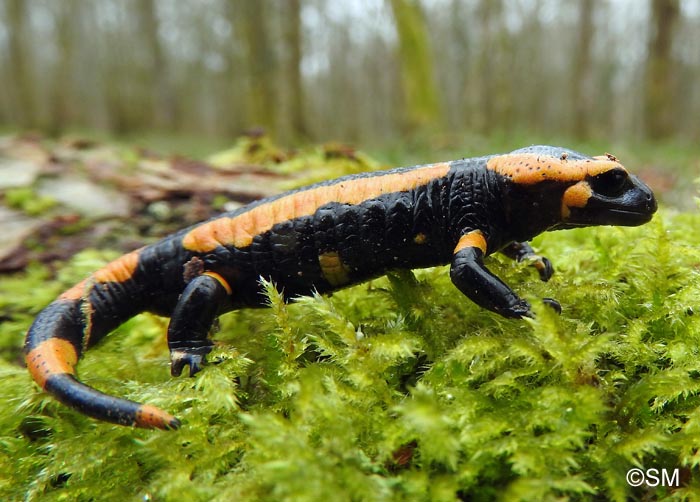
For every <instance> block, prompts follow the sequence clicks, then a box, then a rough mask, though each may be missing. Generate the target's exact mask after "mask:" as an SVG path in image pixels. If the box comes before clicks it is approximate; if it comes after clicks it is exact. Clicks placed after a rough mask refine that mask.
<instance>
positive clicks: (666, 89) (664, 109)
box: [645, 0, 680, 138]
mask: <svg viewBox="0 0 700 502" xmlns="http://www.w3.org/2000/svg"><path fill="white" fill-rule="evenodd" d="M679 15H680V8H679V5H678V0H651V17H650V18H649V22H650V29H649V33H650V37H649V47H648V57H647V66H646V96H645V100H646V102H645V105H646V107H645V112H646V125H647V133H648V134H649V136H651V137H652V138H665V137H668V136H670V135H671V133H673V132H674V116H675V107H674V106H673V100H674V92H673V84H674V64H673V59H672V55H671V49H672V46H673V33H674V27H675V25H676V23H677V21H678V18H679Z"/></svg>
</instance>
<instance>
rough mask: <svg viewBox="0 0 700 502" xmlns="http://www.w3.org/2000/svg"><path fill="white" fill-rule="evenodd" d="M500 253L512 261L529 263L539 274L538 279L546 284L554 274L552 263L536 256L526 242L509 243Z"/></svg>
mask: <svg viewBox="0 0 700 502" xmlns="http://www.w3.org/2000/svg"><path fill="white" fill-rule="evenodd" d="M501 252H502V253H503V254H504V255H506V256H507V257H508V258H511V259H513V260H517V261H518V262H521V261H529V262H530V263H531V265H532V266H533V267H535V269H536V270H537V272H538V273H539V274H540V279H541V280H543V281H544V282H547V281H548V280H549V279H551V278H552V274H554V267H553V266H552V262H551V261H549V259H548V258H546V257H545V256H541V255H538V254H537V253H535V250H534V249H532V247H531V246H530V244H528V243H527V242H511V243H510V244H508V245H507V246H506V247H504V248H503V249H502V250H501Z"/></svg>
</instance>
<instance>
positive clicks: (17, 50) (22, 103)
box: [5, 0, 38, 128]
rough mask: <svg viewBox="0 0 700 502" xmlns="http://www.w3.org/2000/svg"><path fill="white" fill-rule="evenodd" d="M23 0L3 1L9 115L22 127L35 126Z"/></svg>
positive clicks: (30, 56) (27, 18) (31, 76)
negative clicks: (10, 93) (10, 110)
mask: <svg viewBox="0 0 700 502" xmlns="http://www.w3.org/2000/svg"><path fill="white" fill-rule="evenodd" d="M28 7H29V6H28V3H27V2H25V1H24V0H6V3H5V9H6V14H5V16H6V18H7V52H8V66H9V72H8V73H9V75H8V76H10V77H11V78H12V81H11V86H12V97H13V99H12V100H11V101H12V104H11V106H12V113H11V116H13V117H14V120H15V121H16V122H17V123H18V124H19V125H20V126H21V127H24V128H29V127H35V126H37V125H38V124H37V115H36V104H35V101H34V75H33V73H32V67H31V63H32V61H34V58H33V57H32V54H31V52H32V42H33V41H32V39H31V35H30V27H29V8H28Z"/></svg>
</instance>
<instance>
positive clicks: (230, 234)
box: [24, 146, 657, 429]
mask: <svg viewBox="0 0 700 502" xmlns="http://www.w3.org/2000/svg"><path fill="white" fill-rule="evenodd" d="M656 207H657V205H656V200H655V199H654V195H653V193H652V191H651V190H650V189H649V187H648V186H647V185H645V184H644V183H643V182H641V181H640V180H639V179H638V178H636V177H635V176H633V175H631V174H629V173H628V172H627V170H626V169H625V168H624V167H623V166H622V164H620V162H618V160H617V159H616V158H615V157H614V156H612V155H609V154H606V155H602V156H598V157H587V156H585V155H583V154H581V153H577V152H575V151H572V150H569V149H565V148H558V147H552V146H531V147H527V148H523V149H520V150H516V151H514V152H511V153H508V154H501V155H490V156H485V157H478V158H471V159H462V160H455V161H451V162H441V163H437V164H429V165H420V166H415V167H409V168H400V169H393V170H388V171H380V172H371V173H365V174H358V175H351V176H345V177H342V178H338V179H335V180H331V181H325V182H322V183H318V184H315V185H311V186H309V187H306V188H301V189H298V190H294V191H291V192H287V193H283V194H281V195H278V196H275V197H271V198H267V199H263V200H260V201H257V202H254V203H252V204H250V205H247V206H245V207H243V208H240V209H238V210H235V211H232V212H228V213H225V214H222V215H221V216H218V217H215V218H212V219H210V220H208V221H205V222H203V223H199V224H197V225H194V226H192V227H190V228H186V229H184V230H181V231H179V232H177V233H175V234H173V235H171V236H169V237H166V238H164V239H163V240H161V241H159V242H157V243H155V244H152V245H149V246H146V247H143V248H141V249H137V250H136V251H132V252H130V253H128V254H126V255H124V256H122V257H121V258H118V259H116V260H115V261H113V262H111V263H109V264H108V265H106V266H105V267H104V268H102V269H100V270H98V271H96V272H94V273H93V274H91V275H90V276H89V277H88V278H87V279H85V280H83V281H82V282H80V283H78V284H77V285H75V286H74V287H72V288H71V289H69V290H68V291H66V292H65V293H63V294H62V295H61V296H59V297H58V299H56V300H55V301H54V302H53V303H51V304H50V305H49V306H47V307H46V308H45V309H44V310H43V311H42V312H40V313H39V315H38V316H37V318H36V320H35V321H34V323H33V324H32V326H31V328H30V329H29V332H28V334H27V338H26V342H25V346H24V351H25V357H26V363H27V366H28V368H29V371H30V372H31V375H32V377H33V378H34V380H35V381H36V382H37V383H38V384H39V385H40V386H41V387H42V388H43V389H44V390H45V391H46V392H47V393H49V394H51V395H52V396H54V397H55V398H56V399H58V400H59V401H60V402H62V403H64V404H65V405H67V406H70V407H72V408H74V409H76V410H78V411H79V412H81V413H84V414H85V415H89V416H91V417H94V418H96V419H99V420H105V421H108V422H113V423H117V424H123V425H132V426H137V427H146V428H161V429H172V428H177V427H179V425H180V422H179V420H178V419H177V418H175V417H173V416H172V415H170V414H168V413H166V412H164V411H162V410H160V409H158V408H156V407H154V406H151V405H145V404H139V403H136V402H133V401H129V400H125V399H121V398H117V397H113V396H109V395H106V394H104V393H101V392H99V391H97V390H95V389H93V388H91V387H89V386H87V385H85V384H83V383H81V382H80V381H78V380H77V378H76V372H75V366H76V363H77V362H78V359H79V358H80V356H81V354H82V353H83V352H84V351H85V350H86V349H88V348H89V347H91V346H93V345H95V344H96V343H98V342H99V340H100V339H101V338H102V337H104V336H105V335H106V334H107V333H109V332H110V331H111V330H113V329H115V328H116V327H117V326H119V325H120V324H121V323H123V322H124V321H125V320H127V319H129V318H131V317H132V316H134V315H136V314H138V313H140V312H144V311H149V312H154V313H156V314H159V315H164V316H169V317H170V324H169V326H168V332H167V338H168V346H169V349H170V360H171V372H172V374H173V375H174V376H177V375H179V374H180V373H181V372H182V370H183V368H184V367H185V366H187V367H188V368H189V373H190V375H194V374H195V373H197V372H198V371H199V370H200V369H201V367H202V364H203V363H204V362H205V356H206V354H207V353H208V352H209V351H210V350H211V348H212V345H213V344H212V342H211V341H210V339H209V336H208V335H209V331H210V329H211V326H212V323H213V322H214V321H215V320H216V318H217V316H219V315H221V314H222V313H224V312H228V311H231V310H234V309H239V308H243V307H264V306H266V301H267V299H266V297H265V295H264V293H263V291H262V287H261V281H260V278H265V279H267V280H269V281H272V282H273V283H274V284H275V285H276V287H277V288H278V289H279V290H280V291H282V292H283V295H284V298H285V299H286V300H288V301H289V300H292V299H294V298H295V297H298V296H300V295H308V294H310V293H312V292H315V291H317V292H320V293H324V292H330V291H334V290H337V289H339V288H344V287H346V286H350V285H352V284H357V283H359V282H362V281H366V280H368V279H370V278H373V277H377V276H380V275H382V274H384V273H386V271H387V270H391V269H401V268H404V269H412V268H421V267H432V266H436V265H443V264H448V263H449V264H450V278H451V279H452V282H453V283H454V285H455V286H456V287H457V289H459V290H460V291H461V292H462V293H463V294H464V295H466V296H467V297H468V298H469V299H471V300H472V301H473V302H475V303H477V304H478V305H480V306H482V307H484V308H486V309H489V310H491V311H493V312H496V313H498V314H500V315H502V316H504V317H509V318H520V317H523V316H529V315H531V313H530V306H529V305H528V303H527V302H526V301H525V300H523V299H522V298H520V297H519V296H518V295H517V294H516V293H515V292H514V291H513V290H512V289H511V288H510V287H509V286H508V285H506V284H505V283H504V282H503V281H501V280H500V279H499V278H498V277H496V276H495V275H493V274H492V273H491V272H490V271H489V269H488V268H486V266H485V265H484V258H485V257H486V256H488V255H490V254H491V253H494V252H497V251H500V252H502V253H504V254H505V255H506V256H508V257H511V258H513V259H516V260H523V259H528V261H530V262H531V263H533V264H534V266H535V267H536V269H537V271H538V272H539V276H540V278H541V279H542V280H543V281H546V280H548V279H549V278H550V277H551V275H552V273H553V269H552V265H551V263H550V261H549V260H548V259H546V258H544V257H541V256H538V255H536V254H535V253H534V251H533V249H532V248H531V247H530V246H529V245H528V243H527V241H528V240H530V239H532V238H533V237H534V236H536V235H538V234H540V233H542V232H544V231H547V230H558V229H567V228H574V227H585V226H591V225H625V226H635V225H641V224H643V223H645V222H648V221H649V220H650V219H651V217H652V215H653V213H654V212H655V211H656ZM544 301H545V302H546V303H548V304H549V305H550V306H552V307H553V308H554V309H556V310H560V306H559V304H558V303H557V302H556V301H555V300H552V299H544Z"/></svg>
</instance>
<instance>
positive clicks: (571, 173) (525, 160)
mask: <svg viewBox="0 0 700 502" xmlns="http://www.w3.org/2000/svg"><path fill="white" fill-rule="evenodd" d="M612 159H614V157H612ZM612 159H611V157H594V158H593V159H584V160H570V159H567V158H566V157H565V158H559V157H552V156H549V155H537V154H534V153H512V154H506V155H497V156H495V157H491V158H490V159H489V160H488V161H487V163H486V167H487V168H488V169H491V170H493V171H496V172H497V173H498V174H500V175H502V176H505V177H507V178H510V179H511V180H513V181H514V182H515V183H519V184H522V185H532V184H535V183H539V182H540V181H545V180H554V181H567V182H569V181H580V180H583V179H584V178H585V177H586V176H595V175H597V174H601V173H604V172H606V171H609V170H610V169H613V168H620V169H624V167H623V166H622V164H620V163H619V162H617V160H616V159H615V160H612Z"/></svg>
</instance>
